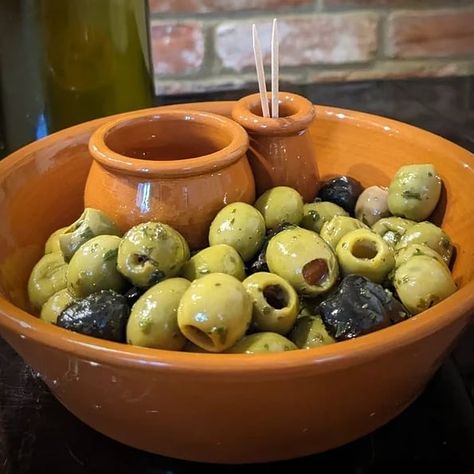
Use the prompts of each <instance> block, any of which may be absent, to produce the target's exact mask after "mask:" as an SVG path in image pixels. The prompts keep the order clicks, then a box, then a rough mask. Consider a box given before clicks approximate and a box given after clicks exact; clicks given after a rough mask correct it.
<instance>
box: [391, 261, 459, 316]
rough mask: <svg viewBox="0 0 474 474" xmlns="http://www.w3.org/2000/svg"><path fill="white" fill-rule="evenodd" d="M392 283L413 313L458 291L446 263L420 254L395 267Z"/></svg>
mask: <svg viewBox="0 0 474 474" xmlns="http://www.w3.org/2000/svg"><path fill="white" fill-rule="evenodd" d="M393 284H394V286H395V289H396V290H397V294H398V297H399V298H400V301H401V302H402V303H403V304H404V305H405V307H406V308H407V309H408V311H410V312H411V313H412V314H417V313H421V312H422V311H425V310H426V309H428V308H431V307H432V306H434V305H435V304H437V303H439V302H440V301H441V300H443V299H445V298H447V297H448V296H449V295H451V294H452V293H454V292H455V291H456V289H457V288H456V284H455V283H454V280H453V277H452V276H451V273H450V272H449V268H448V267H447V266H446V264H444V263H441V262H439V261H438V260H435V259H434V258H431V257H427V256H426V255H419V256H415V257H412V258H410V260H408V261H407V262H405V263H404V264H402V265H400V266H399V267H398V268H397V269H396V270H395V275H394V279H393Z"/></svg>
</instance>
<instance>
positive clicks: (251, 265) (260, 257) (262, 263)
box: [245, 222, 296, 275]
mask: <svg viewBox="0 0 474 474" xmlns="http://www.w3.org/2000/svg"><path fill="white" fill-rule="evenodd" d="M290 227H296V226H295V224H289V223H288V222H283V223H282V224H279V225H278V226H277V227H275V228H274V229H270V230H268V231H267V233H266V235H265V238H264V241H263V244H262V247H261V248H260V251H259V252H258V254H257V256H256V258H254V259H253V260H251V261H250V262H248V263H247V267H246V269H245V272H246V273H247V274H248V275H250V274H251V273H257V272H268V271H269V270H268V266H267V259H266V258H265V253H266V251H267V246H268V242H269V241H270V239H271V238H272V237H273V236H274V235H276V234H278V233H279V232H281V231H282V230H285V229H289V228H290Z"/></svg>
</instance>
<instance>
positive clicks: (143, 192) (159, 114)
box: [84, 110, 255, 249]
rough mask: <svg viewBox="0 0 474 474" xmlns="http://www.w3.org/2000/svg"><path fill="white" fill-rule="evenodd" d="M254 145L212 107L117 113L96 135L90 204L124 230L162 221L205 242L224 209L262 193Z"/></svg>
mask: <svg viewBox="0 0 474 474" xmlns="http://www.w3.org/2000/svg"><path fill="white" fill-rule="evenodd" d="M247 148H248V138H247V135H246V133H245V131H244V130H243V129H242V127H240V126H239V125H237V124H236V123H235V122H233V121H232V120H229V119H228V118H225V117H220V116H217V115H213V114H209V113H204V112H198V111H185V110H174V111H173V110H160V111H152V112H150V111H144V112H143V111H139V112H133V113H131V114H127V115H125V116H124V117H121V118H118V119H116V120H110V121H108V122H107V123H106V124H104V125H103V126H102V127H100V128H99V129H98V130H97V131H96V132H95V133H94V134H93V135H92V137H91V140H90V144H89V149H90V152H91V155H92V157H93V158H94V162H93V163H92V166H91V170H90V173H89V177H88V179H87V183H86V188H85V194H84V202H85V206H86V207H94V208H96V209H101V210H102V211H104V212H106V213H107V214H108V215H109V216H111V217H112V219H113V220H114V221H115V222H116V224H117V225H118V226H119V227H120V228H121V229H122V230H123V231H126V230H128V229H129V228H130V227H132V226H133V225H135V224H138V223H140V222H146V221H150V220H153V221H159V222H164V223H166V224H172V225H173V226H174V227H175V229H176V230H178V231H179V232H181V233H182V234H183V236H184V237H185V238H186V240H187V241H188V242H189V244H190V246H191V248H193V249H198V248H202V247H205V246H206V245H207V234H208V229H209V225H210V223H211V221H212V219H213V218H214V216H215V215H216V214H217V212H218V211H219V210H220V209H221V208H223V207H224V206H225V205H226V204H228V203H231V202H234V201H244V202H249V203H252V202H253V200H254V199H255V186H254V181H253V176H252V173H251V170H250V167H249V164H248V161H247V158H246V155H245V153H246V151H247Z"/></svg>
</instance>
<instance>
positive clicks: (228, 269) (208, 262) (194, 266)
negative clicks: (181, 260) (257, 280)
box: [181, 244, 245, 281]
mask: <svg viewBox="0 0 474 474" xmlns="http://www.w3.org/2000/svg"><path fill="white" fill-rule="evenodd" d="M209 273H227V274H228V275H232V276H234V277H235V278H237V279H238V280H240V281H242V280H243V279H244V278H245V266H244V262H243V261H242V259H241V258H240V255H239V253H238V252H237V250H235V249H234V247H231V246H230V245H226V244H218V245H213V246H212V247H207V248H205V249H203V250H201V251H199V252H198V253H196V254H195V255H193V256H192V257H191V258H190V259H189V260H188V261H187V262H186V263H185V264H184V266H183V269H182V271H181V275H182V276H183V277H184V278H187V279H188V280H189V281H193V280H195V279H196V278H201V277H203V276H204V275H208V274H209Z"/></svg>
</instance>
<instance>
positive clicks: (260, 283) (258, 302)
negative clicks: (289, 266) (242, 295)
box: [243, 272, 299, 334]
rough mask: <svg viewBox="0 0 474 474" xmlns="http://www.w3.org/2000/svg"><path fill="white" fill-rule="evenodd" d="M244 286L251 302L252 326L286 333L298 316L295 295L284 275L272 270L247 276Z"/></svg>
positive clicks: (256, 328)
mask: <svg viewBox="0 0 474 474" xmlns="http://www.w3.org/2000/svg"><path fill="white" fill-rule="evenodd" d="M243 285H244V287H245V289H246V290H247V293H248V294H249V295H250V298H251V299H252V303H253V316H252V326H253V327H254V328H255V330H257V331H270V332H277V333H279V334H286V333H287V332H288V331H289V330H290V329H291V328H292V327H293V324H294V323H295V320H296V316H297V315H298V309H299V302H298V295H297V294H296V291H295V290H294V288H293V287H292V286H291V285H290V284H289V283H288V282H287V281H286V280H284V279H283V278H281V277H279V276H278V275H275V274H273V273H267V272H259V273H254V274H253V275H250V276H249V277H248V278H246V279H245V280H244V281H243Z"/></svg>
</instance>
